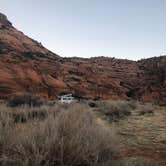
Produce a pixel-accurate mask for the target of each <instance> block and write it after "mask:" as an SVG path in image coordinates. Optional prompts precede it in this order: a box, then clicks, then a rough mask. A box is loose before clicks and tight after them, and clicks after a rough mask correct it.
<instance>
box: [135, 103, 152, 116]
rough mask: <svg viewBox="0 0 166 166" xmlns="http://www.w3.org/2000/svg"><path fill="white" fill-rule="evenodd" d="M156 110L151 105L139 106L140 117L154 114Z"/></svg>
mask: <svg viewBox="0 0 166 166" xmlns="http://www.w3.org/2000/svg"><path fill="white" fill-rule="evenodd" d="M154 110H155V107H154V106H153V105H152V104H150V103H147V104H142V105H141V104H139V105H138V106H137V112H138V115H145V114H153V113H154Z"/></svg>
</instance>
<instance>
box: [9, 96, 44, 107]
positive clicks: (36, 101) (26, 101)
mask: <svg viewBox="0 0 166 166" xmlns="http://www.w3.org/2000/svg"><path fill="white" fill-rule="evenodd" d="M43 104H44V101H43V100H42V99H41V98H40V97H38V96H33V95H31V94H25V95H19V96H13V97H12V98H11V99H10V100H9V101H8V106H10V107H18V106H22V105H28V106H34V107H35V106H41V105H43Z"/></svg>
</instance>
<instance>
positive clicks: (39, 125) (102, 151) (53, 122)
mask: <svg viewBox="0 0 166 166" xmlns="http://www.w3.org/2000/svg"><path fill="white" fill-rule="evenodd" d="M4 109H7V110H5V111H8V112H10V111H9V110H8V109H9V108H4ZM54 109H55V110H54ZM5 111H3V110H2V109H1V110H0V165H4V166H47V165H48V166H98V165H107V164H106V163H109V165H110V166H111V165H113V161H112V156H113V154H114V153H115V152H116V149H117V145H116V146H115V139H114V136H113V133H112V132H111V131H110V130H107V128H105V127H103V126H100V125H98V124H97V123H96V121H95V118H94V116H93V113H91V112H89V111H88V110H87V109H86V110H85V108H84V107H82V106H80V105H78V104H75V105H70V106H69V108H68V109H66V110H65V109H62V110H58V109H57V107H55V108H51V110H47V113H48V116H46V117H45V119H43V120H40V118H39V119H38V120H37V119H35V120H34V119H31V120H30V121H26V123H19V121H14V120H13V117H12V116H10V114H8V113H5ZM22 112H23V111H22Z"/></svg>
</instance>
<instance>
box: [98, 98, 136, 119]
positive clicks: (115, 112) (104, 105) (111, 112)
mask: <svg viewBox="0 0 166 166" xmlns="http://www.w3.org/2000/svg"><path fill="white" fill-rule="evenodd" d="M97 105H98V109H97V110H98V111H100V112H101V113H103V114H105V115H106V116H107V118H109V120H111V121H117V120H119V119H122V118H124V117H126V116H129V115H131V110H132V109H134V108H135V107H136V106H135V103H134V102H129V101H123V100H117V101H114V100H106V101H99V102H98V103H97Z"/></svg>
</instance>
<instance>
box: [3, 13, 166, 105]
mask: <svg viewBox="0 0 166 166" xmlns="http://www.w3.org/2000/svg"><path fill="white" fill-rule="evenodd" d="M0 66H1V68H0V98H8V97H10V96H12V95H15V94H23V93H27V92H28V93H33V94H35V95H40V96H43V97H47V98H56V97H57V96H58V95H60V94H61V93H69V92H70V93H73V94H75V95H77V96H80V97H84V98H93V99H95V98H96V99H98V98H101V99H108V98H113V99H130V98H132V99H138V100H143V101H153V102H160V103H166V56H162V57H156V58H150V59H145V60H141V61H138V62H135V61H129V60H121V59H115V58H105V57H97V58H90V59H85V58H62V57H60V56H58V55H56V54H54V53H52V52H50V51H49V50H47V49H46V48H44V47H43V46H42V45H41V44H40V43H38V42H37V41H35V40H32V39H30V38H28V37H27V36H25V35H24V34H23V33H22V32H19V31H18V30H17V29H15V28H14V27H13V26H12V24H11V23H10V22H9V21H8V20H7V18H6V16H4V15H3V14H0Z"/></svg>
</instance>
